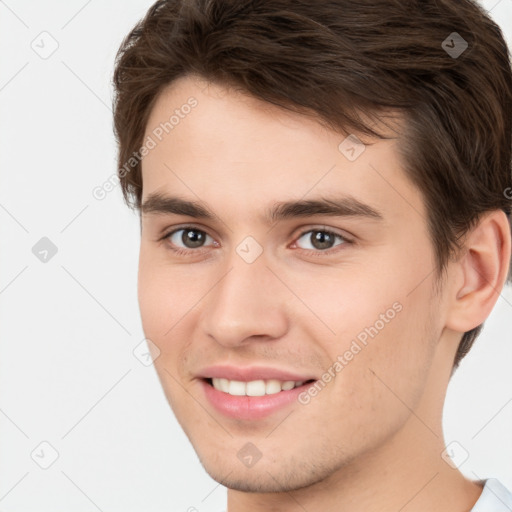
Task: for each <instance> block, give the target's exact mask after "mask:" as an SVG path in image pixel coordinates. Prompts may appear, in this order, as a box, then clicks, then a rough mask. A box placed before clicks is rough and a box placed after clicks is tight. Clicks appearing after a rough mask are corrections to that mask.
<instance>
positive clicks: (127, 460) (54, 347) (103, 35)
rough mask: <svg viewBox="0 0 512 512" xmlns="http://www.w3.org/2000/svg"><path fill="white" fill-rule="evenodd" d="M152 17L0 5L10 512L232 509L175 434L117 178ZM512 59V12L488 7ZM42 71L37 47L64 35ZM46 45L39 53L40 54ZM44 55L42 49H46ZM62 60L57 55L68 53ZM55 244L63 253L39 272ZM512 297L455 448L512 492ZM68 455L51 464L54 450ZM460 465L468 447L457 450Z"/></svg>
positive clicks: (491, 325) (1, 377) (454, 401)
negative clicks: (149, 343)
mask: <svg viewBox="0 0 512 512" xmlns="http://www.w3.org/2000/svg"><path fill="white" fill-rule="evenodd" d="M151 4H152V2H151V1H143V0H138V1H133V0H132V1H129V2H127V1H122V0H108V1H101V2H100V1H91V0H89V1H85V0H73V1H67V2H58V1H56V0H55V1H48V0H47V1H44V2H43V1H41V2H35V1H28V0H26V1H23V0H8V1H7V2H2V1H0V44H1V61H0V62H1V65H0V172H1V187H0V230H1V232H0V235H1V238H0V239H1V244H2V245H1V248H2V249H1V260H0V261H1V266H0V329H1V346H0V349H1V352H0V354H1V355H0V510H1V511H3V512H17V511H23V512H28V511H38V512H44V511H52V512H54V511H64V510H65V511H70V510H73V511H84V512H87V511H98V510H100V511H123V512H131V511H140V510H144V511H146V512H152V511H163V510H168V511H186V510H192V508H191V507H195V508H196V509H197V510H198V511H200V512H203V511H215V512H220V511H221V510H224V508H225V492H226V491H225V489H224V488H222V487H220V486H218V485H217V483H216V482H214V481H213V480H212V479H210V478H209V477H208V476H207V475H206V473H205V472H204V470H203V468H202V466H201V465H200V463H199V462H198V459H197V457H196V455H195V453H194V451H193V450H192V448H191V446H190V444H189V442H188V440H187V438H186V437H185V435H184V434H183V433H182V431H181V428H180V427H179V425H178V423H177V422H176V420H175V419H174V416H173V415H172V412H171V410H170V408H169V406H168V405H167V402H166V400H165V398H164V395H163V392H162V391H161V389H160V385H159V382H158V380H157V378H156V375H155V373H154V369H153V368H152V366H149V367H146V366H144V365H143V364H141V363H140V362H139V360H138V359H136V358H135V357H134V355H133V350H134V348H135V347H136V346H137V345H138V344H139V343H140V342H141V340H143V338H144V335H143V332H142V329H141V323H140V317H139V311H138V305H137V297H136V291H137V290H136V279H137V258H138V244H139V226H138V217H137V216H136V214H134V213H132V212H131V211H130V210H128V208H127V207H126V206H125V205H124V204H123V202H122V199H121V192H120V189H119V187H117V188H116V189H115V190H114V191H112V192H111V193H110V194H108V196H107V197H106V198H105V199H104V200H103V201H99V200H96V199H95V198H94V197H93V196H92V189H93V188H94V187H95V186H97V185H100V184H102V183H103V182H104V181H105V180H107V179H108V178H109V177H110V176H111V175H112V174H113V173H115V169H116V164H115V142H114V137H113V131H112V114H111V98H112V90H111V85H110V83H111V77H112V70H113V62H114V55H115V52H116V50H117V48H118V47H119V44H120V43H121V40H122V38H123V36H124V35H125V34H126V33H127V32H128V31H129V29H130V28H131V27H132V26H133V24H134V23H135V22H136V21H137V20H138V19H139V18H140V17H142V16H143V15H144V14H145V12H146V10H147V9H148V8H149V6H150V5H151ZM483 5H484V7H485V8H486V9H489V10H490V11H491V15H492V17H494V19H496V20H497V21H498V23H500V25H501V26H502V28H503V30H504V32H505V36H506V38H507V40H508V42H509V45H511V44H512V0H501V1H498V0H490V1H485V2H483ZM43 31H46V32H48V33H49V34H51V37H52V38H54V39H55V41H57V43H58V48H57V50H56V51H55V53H53V55H51V56H50V57H48V58H47V59H42V58H41V57H40V56H39V55H38V54H37V53H36V52H35V51H34V50H33V49H32V48H31V44H32V41H34V40H35V43H33V44H37V42H38V41H40V38H41V37H45V38H46V39H45V48H46V49H48V48H51V44H52V40H51V39H50V36H47V35H44V36H40V34H41V32H43ZM38 37H39V39H38ZM39 44H41V43H39ZM53 44H56V43H53ZM42 237H48V238H49V239H50V240H51V241H52V242H53V243H54V244H55V245H56V247H57V249H58V252H57V254H56V255H55V256H54V257H53V258H51V259H50V260H49V261H48V262H47V263H42V262H41V261H39V260H38V259H37V258H36V257H35V256H34V254H33V253H32V247H33V246H34V245H35V244H36V243H37V242H38V241H39V240H40V239H41V238H42ZM511 313H512V290H511V289H510V288H507V289H506V290H505V291H504V292H503V294H502V296H501V297H500V298H499V300H498V303H497V306H496V308H495V310H494V311H493V313H492V315H491V317H490V318H489V320H488V321H487V323H486V327H485V329H484V332H483V334H482V336H481V337H480V338H479V340H478V341H477V343H476V345H475V347H474V348H473V350H472V351H471V353H470V355H469V356H468V357H467V358H466V360H465V361H464V362H463V364H462V366H461V368H460V370H459V371H458V372H457V373H456V374H455V376H454V377H453V379H452V382H451V385H450V389H449V393H448V397H447V403H446V417H445V433H446V440H447V442H450V441H453V440H456V441H457V442H458V443H460V445H461V446H463V447H464V450H466V451H467V452H468V453H469V458H468V459H467V460H466V461H465V462H464V463H463V464H462V466H461V470H462V471H463V472H464V473H466V474H467V475H468V476H470V477H471V478H487V477H491V476H494V477H497V478H499V479H500V480H501V481H502V482H503V483H504V484H505V485H506V486H507V487H509V488H511V489H512V372H511V367H512V364H511V363H512V344H511V341H512V340H511V338H512V336H511V332H512V315H511ZM43 441H46V442H47V443H50V445H51V446H52V447H53V449H55V450H56V451H57V452H58V455H59V456H58V459H57V460H56V461H55V463H54V464H53V465H51V466H50V467H49V468H48V469H42V468H41V467H39V465H38V464H36V462H35V461H34V460H33V458H32V457H31V453H32V452H33V451H34V450H35V452H34V454H33V457H34V458H35V459H36V460H38V461H39V462H40V463H43V464H44V463H45V462H46V463H48V462H50V461H51V456H52V448H49V447H48V446H47V445H43V446H39V445H40V443H41V442H43ZM452 447H455V450H459V451H458V452H457V453H458V455H457V456H459V457H460V456H461V448H460V447H458V445H452Z"/></svg>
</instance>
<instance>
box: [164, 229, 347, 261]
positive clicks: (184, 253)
mask: <svg viewBox="0 0 512 512" xmlns="http://www.w3.org/2000/svg"><path fill="white" fill-rule="evenodd" d="M184 230H191V231H198V232H200V233H203V234H204V235H207V236H210V235H208V233H206V231H203V230H202V229H199V228H196V227H195V226H182V227H180V228H178V229H174V230H172V231H169V232H168V233H166V234H165V235H163V236H162V237H161V238H159V239H158V241H159V242H161V241H165V240H168V239H169V238H170V237H171V236H172V235H174V234H175V233H177V232H179V231H184ZM311 232H320V233H327V234H329V235H333V236H334V237H337V238H339V239H342V240H343V243H341V244H338V245H335V246H334V247H331V248H330V249H326V250H324V251H322V250H320V249H317V250H313V249H300V248H299V249H298V250H299V251H302V252H304V251H305V252H306V253H310V255H313V256H322V255H326V254H327V255H331V254H333V253H336V252H338V251H339V250H343V249H336V248H337V247H338V248H339V247H340V246H344V245H347V244H350V245H353V244H354V241H353V240H350V239H348V238H347V237H345V236H343V235H340V234H339V233H336V232H335V231H331V230H329V229H318V228H313V229H311V228H310V229H307V230H305V231H302V232H301V233H300V234H299V235H298V236H297V237H296V239H295V241H296V240H299V239H300V238H302V237H303V236H304V235H306V234H307V233H311ZM168 247H169V249H170V250H171V251H173V252H174V253H175V254H176V255H178V256H189V255H190V254H193V253H199V254H201V253H202V252H203V251H201V249H203V248H202V247H201V248H199V249H182V248H181V247H177V248H176V247H172V246H171V245H170V244H169V245H168Z"/></svg>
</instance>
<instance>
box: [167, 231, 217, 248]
mask: <svg viewBox="0 0 512 512" xmlns="http://www.w3.org/2000/svg"><path fill="white" fill-rule="evenodd" d="M165 238H166V239H167V240H169V242H170V243H171V244H172V245H173V246H175V247H177V248H178V249H191V250H193V249H197V248H201V247H203V245H204V243H205V242H206V240H207V239H208V238H211V236H210V235H208V234H207V233H205V232H204V231H201V230H200V229H197V228H193V227H184V228H180V229H176V230H174V231H172V232H171V233H169V234H168V235H166V236H165ZM212 240H213V239H212Z"/></svg>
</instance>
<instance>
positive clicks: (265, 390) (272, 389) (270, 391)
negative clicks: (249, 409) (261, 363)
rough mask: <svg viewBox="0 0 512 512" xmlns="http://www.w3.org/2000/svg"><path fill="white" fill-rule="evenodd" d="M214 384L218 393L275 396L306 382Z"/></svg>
mask: <svg viewBox="0 0 512 512" xmlns="http://www.w3.org/2000/svg"><path fill="white" fill-rule="evenodd" d="M212 384H213V387H214V388H215V389H217V390H218V391H223V392H224V393H228V394H230V395H233V396H265V395H275V394H276V393H279V392H281V391H288V390H290V389H293V388H295V387H298V386H302V384H304V381H302V380H301V381H296V382H295V381H293V380H287V381H280V380H276V379H270V380H267V381H265V380H251V381H249V382H242V381H239V380H229V379H220V378H214V379H212Z"/></svg>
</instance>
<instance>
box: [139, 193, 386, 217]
mask: <svg viewBox="0 0 512 512" xmlns="http://www.w3.org/2000/svg"><path fill="white" fill-rule="evenodd" d="M141 212H142V213H145V214H149V213H154V214H167V215H172V214H174V215H186V216H188V217H194V218H197V219H206V220H214V219H216V218H217V216H216V215H215V214H214V213H213V212H212V211H211V210H209V209H208V208H207V207H206V206H204V205H202V204H200V203H198V202H196V201H188V200H185V199H182V198H180V197H176V196H168V195H163V194H161V193H153V194H150V195H149V196H148V197H147V199H146V200H145V201H144V203H143V204H142V206H141ZM314 215H328V216H332V217H365V218H369V219H373V220H377V221H382V220H384V216H383V214H382V213H381V212H380V211H379V210H377V209H376V208H374V207H372V206H370V205H368V204H366V203H363V202H361V201H359V200H358V199H356V198H355V197H353V196H350V195H344V196H341V197H335V198H324V197H319V198H315V199H310V200H298V201H282V202H276V203H274V204H273V205H272V206H271V207H270V208H268V209H267V210H266V212H265V214H264V215H263V217H262V220H263V221H264V222H267V223H268V224H272V223H274V222H277V221H280V220H286V219H292V218H302V217H310V216H314Z"/></svg>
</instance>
